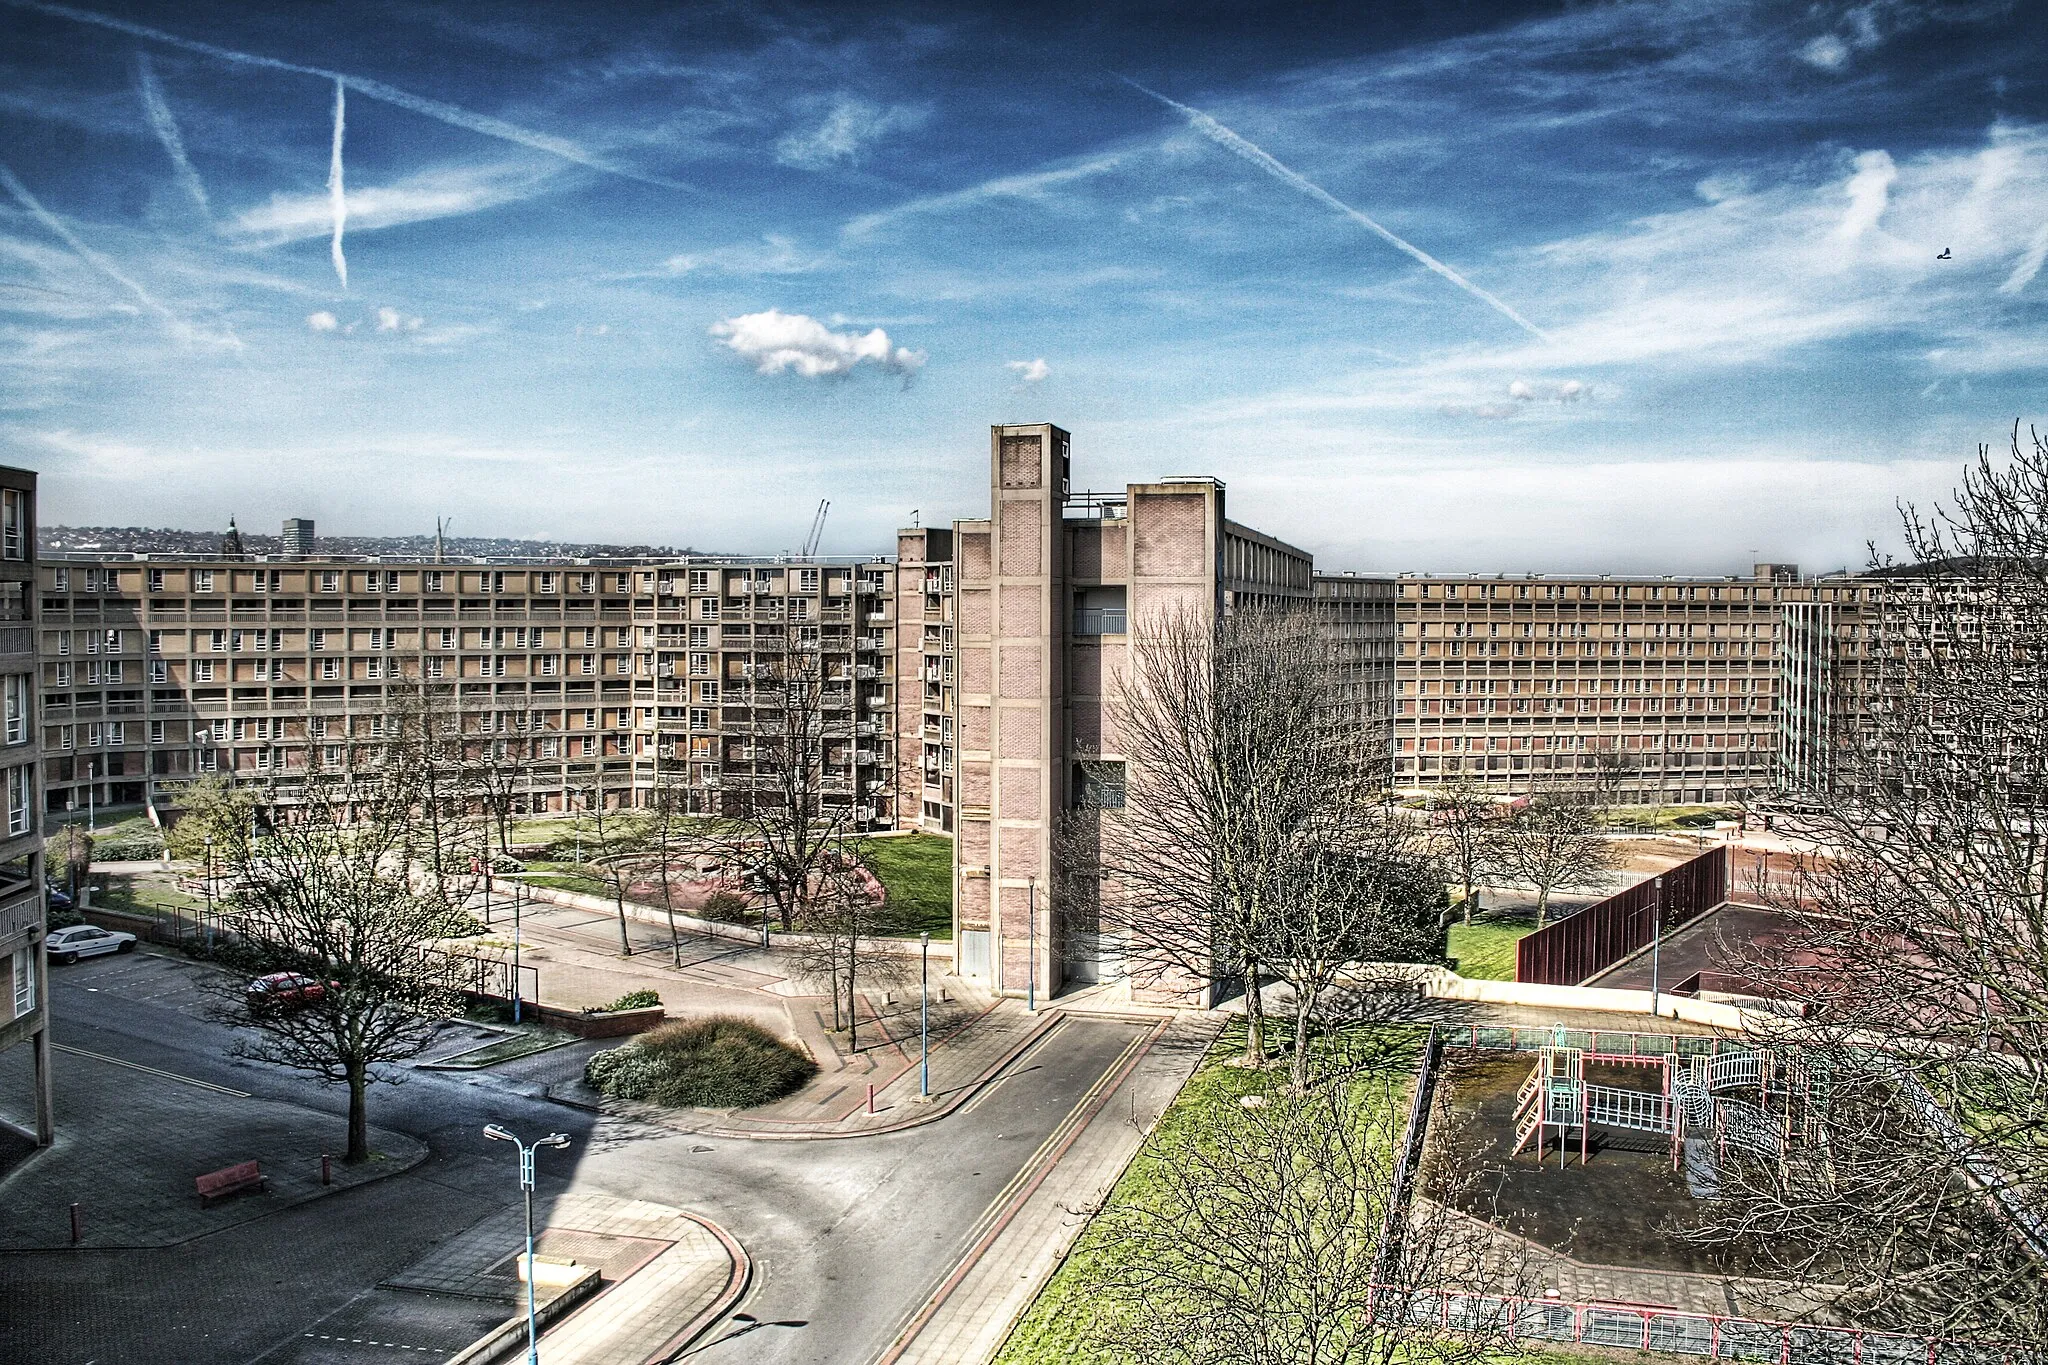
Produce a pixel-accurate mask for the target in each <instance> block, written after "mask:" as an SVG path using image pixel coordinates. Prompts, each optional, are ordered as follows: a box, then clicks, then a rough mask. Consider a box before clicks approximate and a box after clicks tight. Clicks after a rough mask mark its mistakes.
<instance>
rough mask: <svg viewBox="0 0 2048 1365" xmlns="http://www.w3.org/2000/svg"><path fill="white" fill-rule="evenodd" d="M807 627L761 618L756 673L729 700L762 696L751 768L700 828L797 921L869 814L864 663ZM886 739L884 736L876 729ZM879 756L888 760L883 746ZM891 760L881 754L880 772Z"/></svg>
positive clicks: (777, 910)
mask: <svg viewBox="0 0 2048 1365" xmlns="http://www.w3.org/2000/svg"><path fill="white" fill-rule="evenodd" d="M804 629H805V628H804V627H802V626H798V625H793V624H788V625H782V626H779V627H769V626H757V627H756V628H755V630H756V634H755V636H754V641H755V650H756V654H757V656H761V655H766V656H767V657H765V658H758V659H757V662H755V663H754V664H752V665H749V667H750V668H752V669H753V670H754V676H753V677H752V678H751V679H750V680H749V681H748V683H747V686H746V687H745V688H744V689H735V690H734V691H733V692H731V693H729V694H728V700H738V699H740V698H742V697H746V698H748V699H749V700H750V701H751V703H752V706H753V717H752V720H751V722H750V725H751V734H750V736H749V738H748V741H747V743H748V748H749V751H750V758H749V759H748V760H747V766H746V767H745V768H744V769H741V768H738V767H735V766H732V765H728V769H727V772H726V774H725V775H724V778H723V782H724V785H723V788H722V794H721V806H722V809H721V812H720V813H719V814H718V815H717V816H716V817H713V818H711V819H709V820H707V821H705V822H704V824H703V825H702V826H701V827H700V829H699V832H698V835H697V837H698V838H699V840H700V842H701V844H702V846H703V847H704V848H705V849H706V850H708V851H709V852H711V853H712V854H713V855H714V856H716V857H717V858H718V859H719V861H720V862H722V863H724V864H726V865H727V866H729V867H731V868H733V869H735V870H738V871H740V872H742V873H744V874H745V875H746V876H747V877H748V878H749V879H750V880H751V881H752V882H753V884H754V885H756V886H757V887H759V888H760V890H761V892H762V893H763V894H764V895H765V896H766V897H767V898H768V902H769V906H770V907H771V909H772V911H773V913H774V916H775V918H776V920H777V922H778V923H779V924H780V925H781V926H782V928H783V929H785V930H788V929H793V928H795V927H797V922H798V920H799V919H800V918H801V916H802V914H803V912H804V909H805V901H806V898H807V897H808V896H809V895H810V894H811V892H812V890H813V889H814V888H816V887H817V886H818V885H819V874H820V873H821V872H822V871H823V870H824V869H825V867H826V865H827V862H828V859H829V858H830V856H831V855H832V854H833V851H834V850H836V849H838V848H840V847H841V846H842V845H843V844H844V843H845V841H846V837H847V836H848V835H849V834H851V833H852V832H854V831H855V830H856V829H858V828H859V827H860V825H861V824H862V819H861V811H862V809H863V802H864V801H872V800H874V799H875V792H874V791H873V790H872V789H867V790H864V789H863V783H864V781H865V780H866V779H864V778H863V777H862V776H861V773H862V771H863V770H864V769H865V768H867V766H868V765H865V764H862V763H860V762H859V761H858V758H859V754H860V752H861V750H860V745H861V741H862V740H863V739H864V738H869V737H867V736H863V735H862V734H861V725H860V722H859V721H858V720H857V719H856V715H857V712H856V710H855V702H856V700H857V696H856V693H857V690H858V689H857V682H858V678H857V673H856V670H855V667H854V665H853V664H851V663H850V662H848V663H839V662H831V663H829V664H828V660H827V656H826V653H825V651H824V648H823V646H822V644H821V643H820V641H819V640H817V639H814V638H811V637H808V636H806V635H805V634H804ZM869 742H870V743H871V744H875V745H879V743H880V742H881V741H880V740H879V739H869ZM871 756H873V757H875V758H877V760H879V753H876V752H872V751H871ZM889 766H890V765H888V764H884V763H880V762H879V761H877V762H876V763H875V764H874V765H873V771H875V772H876V773H885V772H886V770H887V769H888V768H889Z"/></svg>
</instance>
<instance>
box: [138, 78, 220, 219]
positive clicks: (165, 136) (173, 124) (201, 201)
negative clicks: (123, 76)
mask: <svg viewBox="0 0 2048 1365" xmlns="http://www.w3.org/2000/svg"><path fill="white" fill-rule="evenodd" d="M135 83H136V88H137V90H138V91H139V92H140V93H141V95H142V114H143V117H144V118H147V119H148V120H149V127H150V131H152V132H154V133H155V134H156V140H157V141H158V142H161V143H163V144H164V150H165V151H166V152H168V153H169V154H170V158H171V167H172V169H173V170H175V171H176V172H177V175H178V183H179V184H180V185H183V186H184V187H185V193H187V194H189V195H191V196H192V201H193V202H194V203H196V204H198V205H199V211H200V212H201V213H204V214H206V215H207V216H208V217H211V216H212V214H213V206H212V205H211V204H209V203H208V202H207V199H206V186H205V185H204V184H202V183H201V182H200V179H199V172H198V171H195V170H193V169H192V159H191V158H190V157H188V156H186V155H185V139H184V137H183V136H181V135H180V134H179V132H178V120H177V119H176V118H174V117H172V115H171V105H170V101H168V100H166V99H165V98H164V88H163V87H162V86H161V85H159V84H157V79H156V68H154V67H152V66H151V65H150V64H149V54H148V53H147V52H140V51H138V52H137V53H136V54H135Z"/></svg>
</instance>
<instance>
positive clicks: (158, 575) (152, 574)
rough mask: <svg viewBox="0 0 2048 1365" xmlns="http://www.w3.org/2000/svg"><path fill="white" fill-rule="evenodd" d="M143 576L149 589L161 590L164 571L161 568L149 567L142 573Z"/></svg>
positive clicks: (153, 590) (152, 590)
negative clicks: (149, 568)
mask: <svg viewBox="0 0 2048 1365" xmlns="http://www.w3.org/2000/svg"><path fill="white" fill-rule="evenodd" d="M143 578H144V581H145V583H146V585H147V587H148V589H149V591H151V592H162V591H163V590H164V571H163V570H162V569H151V570H149V571H148V572H147V573H146V574H144V575H143Z"/></svg>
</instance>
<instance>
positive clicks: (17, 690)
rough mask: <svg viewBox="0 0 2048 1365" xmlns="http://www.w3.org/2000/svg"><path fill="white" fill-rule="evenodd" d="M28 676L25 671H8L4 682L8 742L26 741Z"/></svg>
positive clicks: (22, 742) (20, 742) (21, 742)
mask: <svg viewBox="0 0 2048 1365" xmlns="http://www.w3.org/2000/svg"><path fill="white" fill-rule="evenodd" d="M29 687H30V681H29V676H28V674H26V673H10V674H8V675H7V680H6V684H5V692H6V698H7V702H6V707H7V718H6V725H7V732H6V733H7V740H6V742H7V743H9V744H24V743H27V741H28V711H29Z"/></svg>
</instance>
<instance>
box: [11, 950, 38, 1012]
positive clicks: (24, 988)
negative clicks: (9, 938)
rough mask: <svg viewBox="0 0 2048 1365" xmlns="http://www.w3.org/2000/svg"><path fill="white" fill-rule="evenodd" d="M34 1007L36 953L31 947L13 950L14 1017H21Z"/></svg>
mask: <svg viewBox="0 0 2048 1365" xmlns="http://www.w3.org/2000/svg"><path fill="white" fill-rule="evenodd" d="M35 1007H36V953H35V949H33V948H16V949H15V950H14V1017H15V1018H16V1019H19V1018H21V1017H22V1016H23V1015H25V1014H28V1013H29V1012H30V1011H31V1010H33V1009H35Z"/></svg>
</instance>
